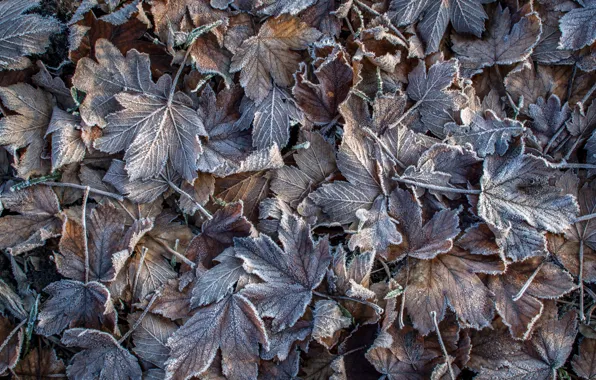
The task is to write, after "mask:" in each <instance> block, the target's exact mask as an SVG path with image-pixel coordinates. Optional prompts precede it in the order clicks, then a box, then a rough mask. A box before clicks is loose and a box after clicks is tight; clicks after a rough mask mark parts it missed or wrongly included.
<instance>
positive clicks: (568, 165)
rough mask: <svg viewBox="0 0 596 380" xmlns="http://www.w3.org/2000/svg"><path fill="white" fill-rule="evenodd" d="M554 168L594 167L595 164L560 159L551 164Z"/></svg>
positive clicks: (595, 166)
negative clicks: (560, 160)
mask: <svg viewBox="0 0 596 380" xmlns="http://www.w3.org/2000/svg"><path fill="white" fill-rule="evenodd" d="M553 166H554V167H555V168H556V169H588V170H590V169H596V165H593V164H579V163H574V162H567V161H562V162H559V163H557V164H553Z"/></svg>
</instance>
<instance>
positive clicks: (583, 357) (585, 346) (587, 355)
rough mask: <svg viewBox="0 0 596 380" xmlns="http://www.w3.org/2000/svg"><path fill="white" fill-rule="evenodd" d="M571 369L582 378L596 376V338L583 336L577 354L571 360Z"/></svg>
mask: <svg viewBox="0 0 596 380" xmlns="http://www.w3.org/2000/svg"><path fill="white" fill-rule="evenodd" d="M571 365H572V366H573V370H574V371H575V373H577V374H578V375H579V376H581V377H582V378H584V379H593V378H594V377H596V339H590V338H583V340H582V342H581V344H580V345H579V354H577V355H574V356H573V360H572V361H571Z"/></svg>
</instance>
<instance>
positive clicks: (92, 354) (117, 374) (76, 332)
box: [61, 328, 142, 380]
mask: <svg viewBox="0 0 596 380" xmlns="http://www.w3.org/2000/svg"><path fill="white" fill-rule="evenodd" d="M61 341H62V344H65V345H66V346H68V347H80V348H82V349H83V351H81V352H79V353H77V354H75V355H74V356H73V358H72V361H71V364H70V365H69V366H68V368H67V369H66V374H67V375H68V377H69V378H80V379H83V378H95V377H99V378H100V379H126V380H139V379H141V376H142V372H141V367H140V366H139V363H138V362H137V359H136V358H135V357H134V356H133V355H132V354H131V353H130V352H128V350H126V349H124V348H122V347H121V346H120V344H119V343H118V342H117V341H116V339H114V337H113V336H111V335H110V334H106V333H104V332H101V331H97V330H90V329H81V328H76V329H69V330H66V331H65V332H64V335H62V340H61Z"/></svg>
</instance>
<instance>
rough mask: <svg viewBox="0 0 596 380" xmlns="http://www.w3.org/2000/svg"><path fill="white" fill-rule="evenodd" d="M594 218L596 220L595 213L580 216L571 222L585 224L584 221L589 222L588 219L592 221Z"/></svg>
mask: <svg viewBox="0 0 596 380" xmlns="http://www.w3.org/2000/svg"><path fill="white" fill-rule="evenodd" d="M594 218H596V213H593V214H586V215H583V216H580V217H579V218H576V219H575V220H574V221H573V223H579V222H585V221H586V220H590V219H594Z"/></svg>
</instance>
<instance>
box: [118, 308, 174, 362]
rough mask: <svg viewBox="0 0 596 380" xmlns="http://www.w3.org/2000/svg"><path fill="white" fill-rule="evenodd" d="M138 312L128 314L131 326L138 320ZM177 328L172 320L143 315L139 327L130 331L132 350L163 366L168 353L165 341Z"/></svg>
mask: <svg viewBox="0 0 596 380" xmlns="http://www.w3.org/2000/svg"><path fill="white" fill-rule="evenodd" d="M140 314H141V313H135V314H131V315H130V316H129V323H130V325H131V326H132V325H134V323H135V322H136V321H137V320H138V318H139V317H140ZM177 329H178V326H177V325H176V324H175V323H174V322H172V321H170V320H168V319H165V318H163V317H160V316H157V315H154V314H151V313H149V314H147V315H145V317H144V318H143V319H142V320H141V324H140V325H139V327H137V328H136V330H135V331H134V332H133V333H132V341H133V343H134V348H133V351H134V352H135V354H137V355H138V356H139V357H140V358H141V359H143V360H145V361H148V362H149V363H151V364H154V365H156V366H158V367H159V368H165V362H166V360H167V359H168V356H169V354H170V349H169V348H168V347H167V346H166V343H167V342H168V338H169V337H170V336H172V334H173V333H174V332H175V331H176V330H177Z"/></svg>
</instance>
